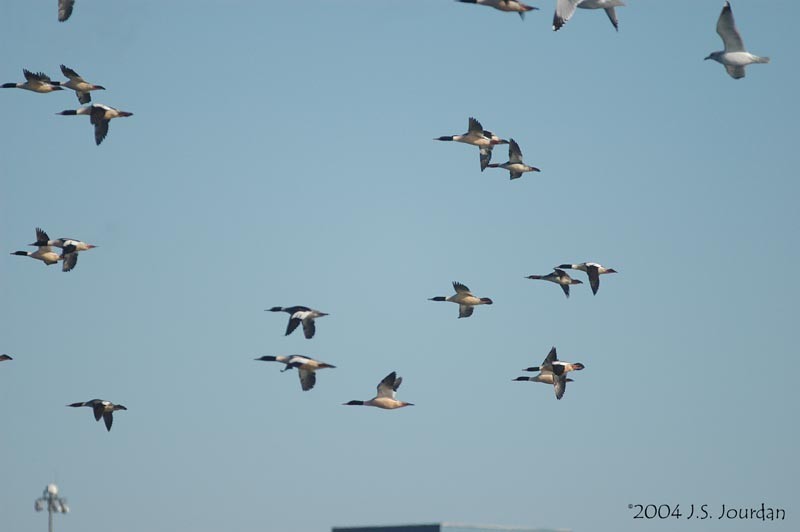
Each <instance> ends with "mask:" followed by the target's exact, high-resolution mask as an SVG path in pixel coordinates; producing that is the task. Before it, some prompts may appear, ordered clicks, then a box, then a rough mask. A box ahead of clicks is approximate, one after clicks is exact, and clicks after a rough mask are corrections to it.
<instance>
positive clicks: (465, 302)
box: [428, 281, 494, 318]
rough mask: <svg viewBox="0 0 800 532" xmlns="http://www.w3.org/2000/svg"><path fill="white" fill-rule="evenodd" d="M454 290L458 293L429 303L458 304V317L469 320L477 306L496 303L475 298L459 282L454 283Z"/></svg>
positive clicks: (482, 298) (433, 298) (433, 299)
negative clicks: (448, 302) (447, 302)
mask: <svg viewBox="0 0 800 532" xmlns="http://www.w3.org/2000/svg"><path fill="white" fill-rule="evenodd" d="M453 288H454V289H455V291H456V293H455V294H454V295H452V296H450V297H444V296H436V297H431V298H428V301H450V302H451V303H458V317H459V318H469V317H470V316H472V312H473V311H474V310H475V306H476V305H491V304H493V303H494V302H493V301H492V300H491V299H489V298H488V297H475V296H473V295H472V292H470V291H469V288H467V287H466V286H465V285H463V284H461V283H459V282H458V281H453Z"/></svg>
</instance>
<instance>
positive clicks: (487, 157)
mask: <svg viewBox="0 0 800 532" xmlns="http://www.w3.org/2000/svg"><path fill="white" fill-rule="evenodd" d="M480 152H481V172H483V171H484V170H486V167H487V166H489V163H490V162H492V147H491V146H485V147H483V148H480Z"/></svg>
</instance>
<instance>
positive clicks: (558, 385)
mask: <svg viewBox="0 0 800 532" xmlns="http://www.w3.org/2000/svg"><path fill="white" fill-rule="evenodd" d="M553 389H554V390H555V392H556V399H561V398H562V397H564V392H565V391H566V390H567V376H566V375H561V376H559V377H555V378H554V380H553Z"/></svg>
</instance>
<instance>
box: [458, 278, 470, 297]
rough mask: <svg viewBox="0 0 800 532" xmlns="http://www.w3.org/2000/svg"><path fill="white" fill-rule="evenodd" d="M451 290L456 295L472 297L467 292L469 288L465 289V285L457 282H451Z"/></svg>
mask: <svg viewBox="0 0 800 532" xmlns="http://www.w3.org/2000/svg"><path fill="white" fill-rule="evenodd" d="M453 288H454V289H455V291H456V293H458V294H465V295H470V296H471V295H472V293H471V292H470V291H469V288H467V285H464V284H461V283H459V282H458V281H453Z"/></svg>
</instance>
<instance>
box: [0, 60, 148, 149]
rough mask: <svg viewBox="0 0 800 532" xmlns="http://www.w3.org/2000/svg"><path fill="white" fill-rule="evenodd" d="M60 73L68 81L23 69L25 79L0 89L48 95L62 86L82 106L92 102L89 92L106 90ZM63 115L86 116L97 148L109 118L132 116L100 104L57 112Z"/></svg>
mask: <svg viewBox="0 0 800 532" xmlns="http://www.w3.org/2000/svg"><path fill="white" fill-rule="evenodd" d="M61 72H62V73H63V74H64V76H66V77H67V78H68V81H53V80H52V79H50V76H48V75H47V74H44V73H42V72H31V71H30V70H28V69H25V68H23V69H22V74H23V76H25V81H22V82H19V83H3V84H2V85H0V88H3V89H24V90H29V91H33V92H38V93H39V94H47V93H49V92H55V91H61V90H64V87H66V88H68V89H72V90H74V91H75V94H76V95H77V96H78V101H79V102H80V103H82V104H84V105H86V104H87V103H89V102H91V101H92V96H91V94H89V93H90V92H91V91H102V90H106V88H105V87H103V86H102V85H95V84H93V83H89V82H88V81H86V80H85V79H83V78H82V77H81V76H80V75H78V73H77V72H75V71H74V70H72V69H71V68H69V67H66V66H64V65H61ZM56 114H57V115H63V116H75V115H89V120H90V122H91V123H92V125H93V126H94V141H95V144H97V145H98V146H99V145H100V143H101V142H103V139H104V138H106V135H108V123H109V121H111V119H112V118H123V117H126V116H132V115H133V113H129V112H127V111H120V110H119V109H114V108H113V107H109V106H108V105H104V104H102V103H94V104H91V105H87V106H86V107H81V108H80V109H67V110H66V111H61V112H60V113H56Z"/></svg>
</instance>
